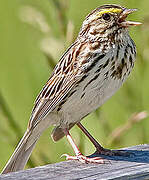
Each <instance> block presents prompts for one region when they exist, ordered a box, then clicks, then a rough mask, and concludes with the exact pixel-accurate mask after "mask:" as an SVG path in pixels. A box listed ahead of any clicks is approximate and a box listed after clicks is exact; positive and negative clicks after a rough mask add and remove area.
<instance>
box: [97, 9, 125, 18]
mask: <svg viewBox="0 0 149 180" xmlns="http://www.w3.org/2000/svg"><path fill="white" fill-rule="evenodd" d="M120 12H122V9H118V8H109V9H103V10H101V11H100V12H98V13H97V14H96V15H97V16H101V15H102V14H104V13H120Z"/></svg>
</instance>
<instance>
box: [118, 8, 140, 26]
mask: <svg viewBox="0 0 149 180" xmlns="http://www.w3.org/2000/svg"><path fill="white" fill-rule="evenodd" d="M135 11H137V9H124V10H123V12H122V13H121V15H120V17H119V20H118V24H119V25H120V26H121V27H126V28H127V27H129V26H139V25H141V24H142V23H140V22H134V21H126V18H127V16H128V15H129V14H131V13H133V12H135Z"/></svg>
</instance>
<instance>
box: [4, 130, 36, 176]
mask: <svg viewBox="0 0 149 180" xmlns="http://www.w3.org/2000/svg"><path fill="white" fill-rule="evenodd" d="M30 135H31V133H29V132H28V131H26V132H25V134H24V136H23V137H22V139H21V141H20V143H19V144H18V146H17V148H16V150H15V151H14V153H13V154H12V156H11V158H10V159H9V161H8V163H7V164H6V166H5V167H4V169H3V171H2V174H6V173H9V172H14V171H19V170H22V169H23V168H24V166H25V165H26V163H27V161H28V159H29V157H30V154H31V152H32V150H33V148H34V146H35V144H36V142H37V139H36V140H35V141H34V142H33V143H32V144H31V145H30V146H29V147H27V145H28V143H27V142H28V140H29V138H30Z"/></svg>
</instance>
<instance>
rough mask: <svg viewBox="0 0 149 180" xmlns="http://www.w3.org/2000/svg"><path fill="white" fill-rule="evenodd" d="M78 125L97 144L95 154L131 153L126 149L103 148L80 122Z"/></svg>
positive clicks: (114, 154) (115, 154)
mask: <svg viewBox="0 0 149 180" xmlns="http://www.w3.org/2000/svg"><path fill="white" fill-rule="evenodd" d="M77 126H78V127H79V128H80V129H81V130H82V131H83V132H84V134H85V135H86V136H87V137H88V138H89V140H90V141H91V142H92V143H93V145H94V146H95V148H96V152H95V154H102V155H106V156H129V155H130V153H128V152H126V151H122V150H110V149H105V148H103V147H102V146H101V145H100V144H99V143H98V142H97V141H96V140H95V139H94V137H93V136H92V135H91V134H90V133H89V132H88V130H87V129H86V128H85V127H84V126H83V125H82V124H81V123H80V122H78V123H77Z"/></svg>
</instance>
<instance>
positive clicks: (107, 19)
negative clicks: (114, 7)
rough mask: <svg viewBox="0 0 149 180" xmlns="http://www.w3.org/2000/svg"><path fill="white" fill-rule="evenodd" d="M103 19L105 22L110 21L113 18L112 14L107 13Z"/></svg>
mask: <svg viewBox="0 0 149 180" xmlns="http://www.w3.org/2000/svg"><path fill="white" fill-rule="evenodd" d="M102 18H103V19H104V20H106V21H109V20H110V18H111V16H110V14H108V13H105V14H103V15H102Z"/></svg>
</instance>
